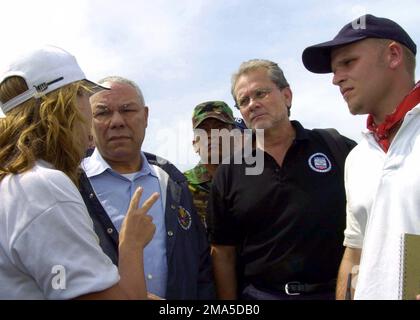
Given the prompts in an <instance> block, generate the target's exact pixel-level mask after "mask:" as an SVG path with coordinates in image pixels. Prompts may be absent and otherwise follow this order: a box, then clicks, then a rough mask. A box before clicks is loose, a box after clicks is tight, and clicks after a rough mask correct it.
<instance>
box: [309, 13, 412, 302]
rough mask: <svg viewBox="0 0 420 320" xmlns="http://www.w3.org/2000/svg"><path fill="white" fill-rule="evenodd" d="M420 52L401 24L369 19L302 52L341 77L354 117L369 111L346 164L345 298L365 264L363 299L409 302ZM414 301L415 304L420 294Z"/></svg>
mask: <svg viewBox="0 0 420 320" xmlns="http://www.w3.org/2000/svg"><path fill="white" fill-rule="evenodd" d="M416 52H417V48H416V44H415V43H414V41H413V40H412V39H411V38H410V36H409V35H408V34H407V32H406V31H405V30H404V29H403V28H402V27H401V26H400V25H398V24H397V23H395V22H394V21H392V20H389V19H386V18H378V17H375V16H373V15H365V16H362V17H360V18H358V19H356V20H355V21H353V22H350V23H348V24H347V25H345V26H344V27H343V28H342V29H341V30H340V32H339V33H338V34H337V35H336V36H335V38H334V39H333V40H331V41H328V42H324V43H321V44H317V45H314V46H311V47H308V48H306V49H305V50H304V52H303V55H302V59H303V63H304V65H305V67H306V68H307V69H308V70H310V71H312V72H315V73H330V72H332V73H333V84H335V85H337V86H339V88H340V92H341V94H342V95H343V98H344V100H345V101H346V103H347V105H348V108H349V110H350V112H351V113H352V114H354V115H356V114H368V118H367V130H365V132H364V133H363V139H362V141H361V142H360V143H359V145H358V146H357V147H355V148H354V149H353V150H352V152H351V153H350V154H349V156H348V158H347V160H346V170H345V184H346V193H347V227H346V230H345V240H344V245H345V246H346V251H345V253H344V257H343V259H342V262H341V266H340V271H339V277H338V282H337V298H339V299H340V298H344V295H345V291H346V282H347V281H348V275H349V273H353V272H354V271H355V270H356V269H357V266H358V265H359V263H360V266H359V274H358V277H357V285H356V290H355V297H354V298H355V299H401V298H402V297H403V295H402V291H401V290H400V289H399V288H400V285H401V283H400V242H401V237H402V235H403V234H404V233H412V234H420V224H419V221H420V197H419V195H418V190H419V188H420V167H419V165H418V164H419V163H420V105H419V102H420V85H419V83H417V84H416V83H415V76H414V70H415V55H416ZM347 287H348V286H347ZM408 298H411V299H415V293H412V295H411V296H409V297H408Z"/></svg>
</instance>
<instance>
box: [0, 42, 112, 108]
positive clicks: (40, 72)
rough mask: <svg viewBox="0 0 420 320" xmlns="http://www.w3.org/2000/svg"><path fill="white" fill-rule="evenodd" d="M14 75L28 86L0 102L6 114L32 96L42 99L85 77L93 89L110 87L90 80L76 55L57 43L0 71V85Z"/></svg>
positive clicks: (29, 53) (28, 55)
mask: <svg viewBox="0 0 420 320" xmlns="http://www.w3.org/2000/svg"><path fill="white" fill-rule="evenodd" d="M12 76H19V77H22V78H23V79H24V80H25V81H26V84H27V86H28V88H29V89H28V90H26V91H25V92H23V93H21V94H19V95H18V96H16V97H14V98H12V99H10V100H9V101H7V102H5V103H2V102H0V108H1V109H2V110H3V112H4V113H7V112H8V111H10V110H12V109H13V108H15V107H17V106H18V105H20V104H22V103H23V102H25V101H27V100H29V99H31V98H39V97H41V96H43V95H45V94H47V93H49V92H51V91H54V90H57V89H59V88H61V87H63V86H65V85H68V84H70V83H72V82H75V81H79V80H84V81H85V82H86V83H87V85H88V86H89V87H90V88H92V90H93V91H100V90H104V89H109V88H107V87H104V86H102V85H99V84H97V83H95V82H93V81H90V80H87V79H86V76H85V74H84V72H83V71H82V69H81V68H80V66H79V64H78V63H77V61H76V58H75V57H74V56H73V55H72V54H70V53H69V52H67V51H65V50H63V49H61V48H58V47H54V46H44V47H42V48H39V49H36V50H32V51H30V52H27V53H25V54H23V55H21V56H19V57H18V58H17V59H16V60H14V61H13V62H11V63H10V64H9V65H8V66H7V67H6V69H5V70H4V71H2V72H1V73H0V84H1V83H3V81H4V80H6V79H7V78H9V77H12Z"/></svg>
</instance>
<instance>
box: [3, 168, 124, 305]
mask: <svg viewBox="0 0 420 320" xmlns="http://www.w3.org/2000/svg"><path fill="white" fill-rule="evenodd" d="M0 204H1V205H0V299H71V298H75V297H78V296H80V295H83V294H87V293H92V292H97V291H102V290H104V289H107V288H109V287H111V286H113V285H114V284H116V283H117V282H118V281H119V275H118V269H117V268H116V266H115V265H113V264H112V262H111V260H110V259H109V258H108V256H106V255H105V254H104V252H103V251H102V249H101V248H100V246H99V240H98V237H97V236H96V234H95V232H94V230H93V223H92V220H91V219H90V217H89V214H88V212H87V209H86V206H85V204H84V202H83V200H82V198H81V196H80V194H79V192H78V190H77V188H76V186H75V185H74V184H73V183H72V181H71V180H70V179H69V178H68V177H67V176H66V175H65V174H64V173H63V172H61V171H58V170H54V169H53V168H52V166H51V165H50V164H48V163H47V162H45V161H38V162H37V163H36V165H35V167H34V168H32V169H31V170H30V171H27V172H25V173H23V174H17V175H7V176H6V177H5V178H4V179H3V180H2V181H1V182H0Z"/></svg>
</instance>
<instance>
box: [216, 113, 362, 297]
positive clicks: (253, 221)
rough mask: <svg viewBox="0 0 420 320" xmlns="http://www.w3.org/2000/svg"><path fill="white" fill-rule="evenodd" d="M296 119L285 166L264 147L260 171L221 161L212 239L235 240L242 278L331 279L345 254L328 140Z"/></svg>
mask: <svg viewBox="0 0 420 320" xmlns="http://www.w3.org/2000/svg"><path fill="white" fill-rule="evenodd" d="M292 125H293V127H294V128H295V130H296V138H295V140H294V142H293V143H292V146H291V147H290V148H289V150H288V151H287V153H286V156H285V158H284V161H283V164H282V166H281V167H280V166H279V165H278V164H277V163H276V161H275V160H274V158H272V157H271V156H270V155H269V154H267V153H264V170H263V172H262V174H260V175H245V168H246V166H247V164H246V162H245V161H243V162H242V164H233V163H232V164H225V165H221V166H219V169H218V170H217V172H216V175H215V177H214V179H213V185H212V191H211V196H210V200H209V207H208V210H209V216H208V227H209V236H210V241H211V242H212V243H213V244H218V245H234V246H237V248H238V252H239V259H240V262H241V264H242V265H243V268H244V269H243V270H244V271H243V272H244V275H243V276H244V279H245V282H246V283H253V284H254V285H259V286H260V287H263V288H267V289H269V288H273V289H276V288H281V287H282V286H283V285H284V284H285V283H287V282H290V281H300V282H303V283H322V282H327V281H329V280H331V279H334V278H336V276H337V272H338V267H339V263H340V261H341V258H342V254H343V244H342V243H343V232H344V228H345V215H346V214H345V191H344V178H343V177H342V176H341V174H340V170H339V167H338V166H337V164H336V162H335V159H334V158H333V156H332V155H331V153H330V151H329V148H328V146H327V145H326V143H325V142H324V140H323V139H322V138H321V137H320V136H319V135H318V134H317V133H315V132H313V131H311V130H306V129H304V128H303V127H302V126H301V124H300V123H298V122H297V121H292ZM343 139H345V140H346V143H347V142H348V145H349V146H352V145H353V144H354V142H353V141H352V140H350V139H347V138H344V137H343ZM250 166H251V167H252V166H253V165H250Z"/></svg>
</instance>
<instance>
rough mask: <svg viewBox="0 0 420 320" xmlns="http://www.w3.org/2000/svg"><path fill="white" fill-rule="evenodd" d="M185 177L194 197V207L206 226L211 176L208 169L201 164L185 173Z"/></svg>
mask: <svg viewBox="0 0 420 320" xmlns="http://www.w3.org/2000/svg"><path fill="white" fill-rule="evenodd" d="M184 175H185V177H186V178H187V180H188V189H190V192H191V195H192V197H193V202H194V206H195V208H196V209H197V212H198V215H199V216H200V218H201V221H202V222H203V224H204V226H206V211H207V202H208V200H209V194H210V187H211V176H210V174H209V172H208V171H207V169H206V167H205V166H204V165H202V164H201V163H199V164H197V165H196V166H195V167H194V168H192V169H190V170H188V171H186V172H184Z"/></svg>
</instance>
